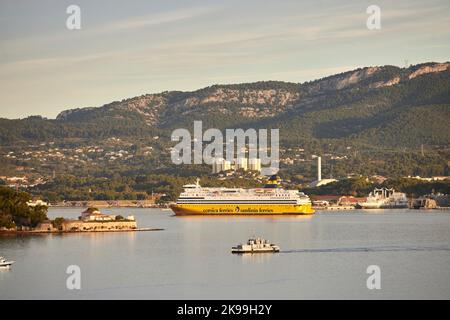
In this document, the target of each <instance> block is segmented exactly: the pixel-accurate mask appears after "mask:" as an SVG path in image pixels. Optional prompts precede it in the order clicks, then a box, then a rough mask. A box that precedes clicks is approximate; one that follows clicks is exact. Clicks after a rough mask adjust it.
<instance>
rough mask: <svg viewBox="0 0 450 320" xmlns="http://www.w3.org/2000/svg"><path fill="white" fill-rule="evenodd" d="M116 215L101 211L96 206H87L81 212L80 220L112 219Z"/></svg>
mask: <svg viewBox="0 0 450 320" xmlns="http://www.w3.org/2000/svg"><path fill="white" fill-rule="evenodd" d="M115 219H116V216H114V215H108V214H103V213H101V212H100V211H99V210H98V209H96V208H88V209H86V210H85V211H83V212H82V213H81V220H82V221H114V220H115Z"/></svg>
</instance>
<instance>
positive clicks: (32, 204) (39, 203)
mask: <svg viewBox="0 0 450 320" xmlns="http://www.w3.org/2000/svg"><path fill="white" fill-rule="evenodd" d="M27 205H28V206H29V207H37V206H43V207H48V203H47V202H45V201H42V200H40V199H38V200H36V201H32V200H30V201H28V202H27Z"/></svg>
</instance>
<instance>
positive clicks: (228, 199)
mask: <svg viewBox="0 0 450 320" xmlns="http://www.w3.org/2000/svg"><path fill="white" fill-rule="evenodd" d="M183 188H184V191H183V192H182V193H181V194H180V196H179V197H178V200H177V202H176V204H174V205H172V206H171V208H172V210H173V212H175V214H176V215H279V214H291V215H293V214H294V215H309V214H313V213H314V210H313V209H312V206H311V200H310V199H309V197H308V196H307V195H305V194H304V193H303V192H299V191H298V190H284V189H283V188H281V187H280V178H279V177H277V176H272V177H271V178H270V179H269V181H268V183H267V184H266V185H265V186H264V188H255V189H244V188H203V187H201V186H200V184H199V180H198V179H197V183H195V184H187V185H184V186H183Z"/></svg>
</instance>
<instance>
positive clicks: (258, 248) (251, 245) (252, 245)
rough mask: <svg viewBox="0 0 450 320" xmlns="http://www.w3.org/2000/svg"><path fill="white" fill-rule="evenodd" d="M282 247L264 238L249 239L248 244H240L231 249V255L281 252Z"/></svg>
mask: <svg viewBox="0 0 450 320" xmlns="http://www.w3.org/2000/svg"><path fill="white" fill-rule="evenodd" d="M279 251H280V247H278V246H276V245H274V244H272V243H269V242H268V241H267V240H264V239H262V238H251V239H248V241H247V244H239V245H237V246H236V247H232V248H231V253H264V252H279Z"/></svg>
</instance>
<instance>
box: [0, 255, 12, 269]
mask: <svg viewBox="0 0 450 320" xmlns="http://www.w3.org/2000/svg"><path fill="white" fill-rule="evenodd" d="M13 263H14V261H6V260H5V259H4V258H3V257H0V268H9V267H11V265H12V264H13Z"/></svg>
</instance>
